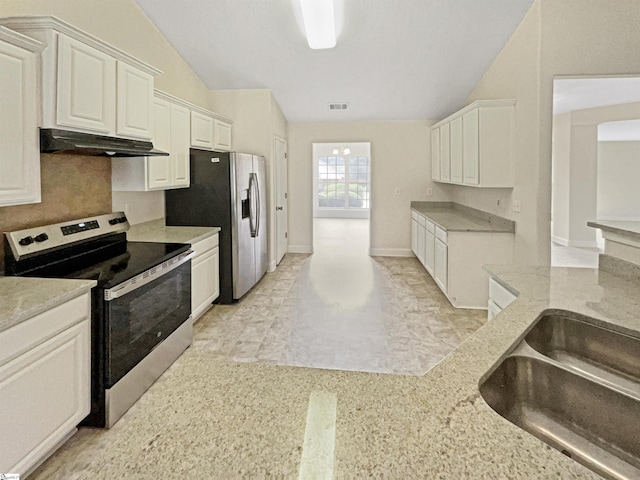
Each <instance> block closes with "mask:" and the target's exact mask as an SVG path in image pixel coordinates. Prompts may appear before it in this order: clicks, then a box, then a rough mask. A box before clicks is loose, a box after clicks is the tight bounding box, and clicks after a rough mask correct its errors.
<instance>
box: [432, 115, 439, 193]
mask: <svg viewBox="0 0 640 480" xmlns="http://www.w3.org/2000/svg"><path fill="white" fill-rule="evenodd" d="M431 178H432V179H433V180H435V181H440V129H439V128H438V127H435V128H433V129H432V130H431Z"/></svg>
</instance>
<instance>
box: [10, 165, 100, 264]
mask: <svg viewBox="0 0 640 480" xmlns="http://www.w3.org/2000/svg"><path fill="white" fill-rule="evenodd" d="M40 169H41V184H42V202H41V203H34V204H29V205H16V206H14V207H0V233H2V234H4V232H11V231H13V230H21V229H23V228H30V227H37V226H39V225H47V224H51V223H58V222H64V221H67V220H73V219H76V218H83V217H90V216H93V215H97V214H101V213H108V212H111V159H110V158H106V157H83V156H78V155H48V154H43V155H42V156H41V161H40ZM3 237H4V235H3ZM0 270H4V238H3V239H2V241H1V242H0Z"/></svg>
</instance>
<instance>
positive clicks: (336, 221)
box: [313, 142, 371, 255]
mask: <svg viewBox="0 0 640 480" xmlns="http://www.w3.org/2000/svg"><path fill="white" fill-rule="evenodd" d="M370 213H371V144H370V143H369V142H335V143H314V144H313V244H314V250H315V251H317V249H318V248H320V249H324V248H329V249H333V250H334V251H336V250H335V249H336V248H339V249H344V250H345V251H346V250H348V251H349V254H353V253H356V252H360V253H363V254H365V255H368V251H369V236H370V229H369V217H370Z"/></svg>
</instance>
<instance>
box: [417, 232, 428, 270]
mask: <svg viewBox="0 0 640 480" xmlns="http://www.w3.org/2000/svg"><path fill="white" fill-rule="evenodd" d="M426 236H427V230H426V229H425V228H424V225H420V224H418V260H420V263H421V264H422V265H424V263H425V258H424V252H425V247H424V245H425V242H426Z"/></svg>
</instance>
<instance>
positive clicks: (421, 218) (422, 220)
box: [418, 214, 427, 227]
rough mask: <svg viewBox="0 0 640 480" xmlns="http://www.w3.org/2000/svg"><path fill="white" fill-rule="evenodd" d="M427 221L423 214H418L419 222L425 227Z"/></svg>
mask: <svg viewBox="0 0 640 480" xmlns="http://www.w3.org/2000/svg"><path fill="white" fill-rule="evenodd" d="M426 223H427V219H426V218H424V217H423V216H422V215H420V214H418V224H419V225H421V226H423V227H424V226H425V224H426Z"/></svg>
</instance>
